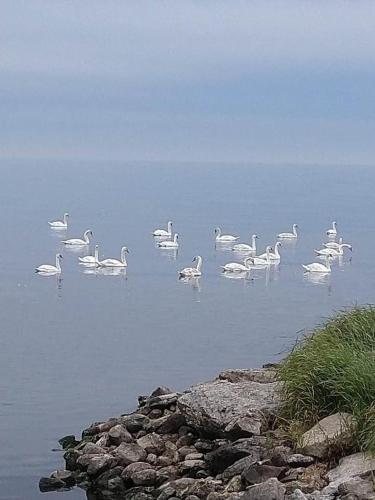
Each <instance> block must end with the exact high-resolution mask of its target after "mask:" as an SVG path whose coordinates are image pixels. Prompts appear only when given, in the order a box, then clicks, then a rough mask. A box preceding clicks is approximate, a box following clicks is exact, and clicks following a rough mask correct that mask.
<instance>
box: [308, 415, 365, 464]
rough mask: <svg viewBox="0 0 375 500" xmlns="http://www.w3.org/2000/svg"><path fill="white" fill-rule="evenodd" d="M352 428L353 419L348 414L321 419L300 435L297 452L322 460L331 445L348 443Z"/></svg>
mask: <svg viewBox="0 0 375 500" xmlns="http://www.w3.org/2000/svg"><path fill="white" fill-rule="evenodd" d="M354 427H355V420H354V417H353V416H352V415H350V414H349V413H335V414H334V415H330V416H329V417H326V418H323V419H322V420H320V421H319V422H318V423H317V424H315V425H314V427H312V428H311V429H309V430H308V431H307V432H305V433H304V434H303V435H302V438H301V444H300V446H299V451H300V452H301V453H303V454H304V455H311V456H313V457H318V458H323V457H324V456H325V455H326V454H327V452H328V451H329V448H330V447H331V446H332V444H338V443H342V444H344V443H347V442H349V440H350V438H351V436H352V435H353V429H354Z"/></svg>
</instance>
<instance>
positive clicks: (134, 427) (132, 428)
mask: <svg viewBox="0 0 375 500" xmlns="http://www.w3.org/2000/svg"><path fill="white" fill-rule="evenodd" d="M120 420H121V423H122V424H123V425H124V426H125V427H126V428H127V430H128V431H129V432H132V433H135V432H138V431H141V430H143V429H144V428H145V427H146V426H147V424H148V423H149V421H150V419H149V418H148V417H146V416H145V415H142V414H141V413H132V414H131V415H123V416H122V417H121V419H120Z"/></svg>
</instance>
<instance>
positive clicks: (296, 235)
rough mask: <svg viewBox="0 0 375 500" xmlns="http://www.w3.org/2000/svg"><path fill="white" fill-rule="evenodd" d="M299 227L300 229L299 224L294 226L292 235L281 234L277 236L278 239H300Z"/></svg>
mask: <svg viewBox="0 0 375 500" xmlns="http://www.w3.org/2000/svg"><path fill="white" fill-rule="evenodd" d="M297 227H298V224H293V229H292V232H291V233H280V234H278V235H277V237H278V238H280V239H287V238H297V237H298V234H297Z"/></svg>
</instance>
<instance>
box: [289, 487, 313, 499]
mask: <svg viewBox="0 0 375 500" xmlns="http://www.w3.org/2000/svg"><path fill="white" fill-rule="evenodd" d="M287 499H288V500H309V497H307V496H306V495H305V494H304V493H302V491H301V490H299V489H298V488H297V489H296V490H294V491H293V493H292V494H290V495H288V496H287Z"/></svg>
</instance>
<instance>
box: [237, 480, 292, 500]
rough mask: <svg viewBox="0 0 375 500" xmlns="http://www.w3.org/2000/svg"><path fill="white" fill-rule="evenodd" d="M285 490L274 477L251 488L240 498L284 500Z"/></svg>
mask: <svg viewBox="0 0 375 500" xmlns="http://www.w3.org/2000/svg"><path fill="white" fill-rule="evenodd" d="M284 498H285V488H284V486H283V485H282V484H281V483H280V482H279V481H278V480H277V479H276V478H274V477H272V478H271V479H268V480H267V481H265V482H264V483H260V484H256V485H254V486H251V487H250V488H249V489H248V490H247V491H246V492H245V493H244V495H243V496H242V497H241V499H243V500H284Z"/></svg>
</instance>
